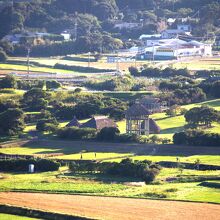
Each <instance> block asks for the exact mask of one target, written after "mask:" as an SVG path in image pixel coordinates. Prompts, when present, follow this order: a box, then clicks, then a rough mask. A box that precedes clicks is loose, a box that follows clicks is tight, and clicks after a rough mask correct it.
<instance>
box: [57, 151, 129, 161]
mask: <svg viewBox="0 0 220 220" xmlns="http://www.w3.org/2000/svg"><path fill="white" fill-rule="evenodd" d="M129 156H132V154H118V153H100V152H99V153H95V152H90V153H83V154H82V160H104V159H108V158H117V157H124V158H126V157H129ZM55 158H56V159H63V160H80V159H81V154H80V153H79V154H68V155H64V156H58V157H55Z"/></svg>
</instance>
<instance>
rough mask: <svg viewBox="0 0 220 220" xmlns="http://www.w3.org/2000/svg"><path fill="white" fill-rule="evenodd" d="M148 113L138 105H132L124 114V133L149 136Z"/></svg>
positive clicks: (142, 106) (143, 107)
mask: <svg viewBox="0 0 220 220" xmlns="http://www.w3.org/2000/svg"><path fill="white" fill-rule="evenodd" d="M150 114H151V113H150V111H148V110H147V108H146V107H145V106H144V105H142V104H139V103H136V104H134V105H132V106H131V107H130V108H129V109H128V110H127V111H126V112H125V117H126V133H127V134H137V135H149V134H150V125H149V115H150Z"/></svg>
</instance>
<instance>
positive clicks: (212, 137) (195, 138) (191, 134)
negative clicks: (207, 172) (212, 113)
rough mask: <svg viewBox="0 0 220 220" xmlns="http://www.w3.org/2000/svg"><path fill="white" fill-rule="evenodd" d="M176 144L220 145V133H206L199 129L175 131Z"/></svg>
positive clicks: (174, 140)
mask: <svg viewBox="0 0 220 220" xmlns="http://www.w3.org/2000/svg"><path fill="white" fill-rule="evenodd" d="M173 143H174V144H186V145H192V146H217V147H219V146H220V134H217V133H205V132H203V131H197V130H187V131H183V132H179V133H175V134H174V136H173Z"/></svg>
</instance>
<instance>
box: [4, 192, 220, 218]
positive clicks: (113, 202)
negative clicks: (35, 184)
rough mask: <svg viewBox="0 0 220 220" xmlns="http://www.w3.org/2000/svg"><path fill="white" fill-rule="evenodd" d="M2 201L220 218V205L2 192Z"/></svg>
mask: <svg viewBox="0 0 220 220" xmlns="http://www.w3.org/2000/svg"><path fill="white" fill-rule="evenodd" d="M0 204H9V205H13V206H19V207H28V208H32V209H39V210H44V211H50V212H55V213H65V214H71V215H75V216H86V217H90V218H94V219H111V220H116V219H117V220H139V219H143V220H149V219H153V220H174V219H175V220H219V219H220V205H214V204H206V203H192V202H177V201H159V200H145V199H127V198H111V197H95V196H79V195H58V194H41V193H15V192H4V193H0Z"/></svg>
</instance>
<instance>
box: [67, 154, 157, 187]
mask: <svg viewBox="0 0 220 220" xmlns="http://www.w3.org/2000/svg"><path fill="white" fill-rule="evenodd" d="M69 168H70V170H71V171H73V172H74V173H76V172H100V173H104V174H108V175H116V176H122V177H133V178H140V179H142V180H143V181H145V182H146V183H149V182H152V181H153V180H154V179H155V178H156V176H157V175H158V174H159V172H160V169H161V168H160V166H159V165H157V164H153V163H152V162H151V161H147V160H145V161H134V162H133V161H132V160H131V159H129V158H127V159H124V160H122V161H121V162H120V163H116V162H112V163H111V162H104V163H95V162H83V163H80V164H77V163H71V164H70V165H69Z"/></svg>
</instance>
